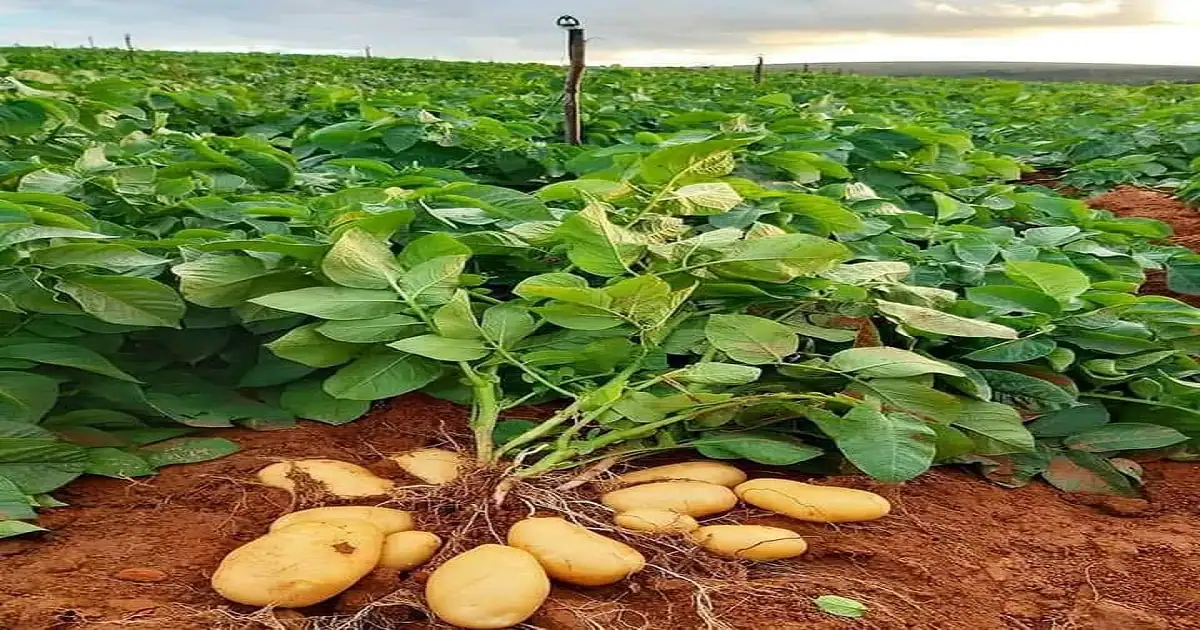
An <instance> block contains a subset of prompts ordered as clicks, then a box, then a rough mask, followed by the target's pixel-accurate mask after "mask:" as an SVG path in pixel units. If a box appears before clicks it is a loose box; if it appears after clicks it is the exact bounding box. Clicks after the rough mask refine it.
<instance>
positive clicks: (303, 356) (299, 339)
mask: <svg viewBox="0 0 1200 630" xmlns="http://www.w3.org/2000/svg"><path fill="white" fill-rule="evenodd" d="M321 325H322V324H306V325H304V326H299V327H297V328H293V329H292V330H290V331H288V332H287V334H285V335H284V336H282V337H280V338H278V339H276V340H275V341H272V342H271V343H268V344H267V346H266V347H268V348H270V349H271V352H274V353H275V355H276V356H278V357H279V358H281V359H287V360H288V361H294V362H296V363H299V364H301V365H307V366H309V367H315V368H323V367H333V366H335V365H341V364H343V363H345V362H347V361H349V360H350V359H351V358H353V357H354V355H356V354H358V352H359V350H361V349H362V346H360V345H358V344H353V343H345V342H342V341H334V340H333V339H330V338H329V337H326V336H325V335H322V334H321V333H320V332H319V331H318V328H319V327H320V326H321Z"/></svg>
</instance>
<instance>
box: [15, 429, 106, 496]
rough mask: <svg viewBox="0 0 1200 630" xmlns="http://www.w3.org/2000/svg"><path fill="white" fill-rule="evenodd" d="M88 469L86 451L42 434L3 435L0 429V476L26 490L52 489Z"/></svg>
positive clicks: (33, 492)
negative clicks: (26, 435) (31, 436)
mask: <svg viewBox="0 0 1200 630" xmlns="http://www.w3.org/2000/svg"><path fill="white" fill-rule="evenodd" d="M86 469H87V451H85V450H84V449H82V448H80V447H78V446H75V445H73V444H68V443H66V442H60V441H58V440H54V439H44V438H21V437H5V432H4V431H0V477H3V478H6V479H8V480H9V481H11V482H13V483H14V484H16V486H17V487H18V488H20V489H21V491H22V492H24V493H25V494H42V493H44V492H50V491H52V490H55V489H57V488H59V487H61V486H63V485H65V484H67V483H69V482H70V481H72V480H74V479H75V478H76V477H78V476H80V475H82V474H83V473H84V471H85V470H86Z"/></svg>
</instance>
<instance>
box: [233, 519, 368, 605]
mask: <svg viewBox="0 0 1200 630" xmlns="http://www.w3.org/2000/svg"><path fill="white" fill-rule="evenodd" d="M382 550H383V533H382V532H380V531H379V528H378V527H375V526H374V525H372V524H370V523H368V522H366V521H350V520H336V521H330V522H326V523H320V522H304V523H297V524H295V525H291V526H288V527H283V528H280V529H277V530H275V531H273V532H271V533H269V534H267V535H266V536H263V537H262V538H259V539H257V540H253V541H251V542H248V543H246V544H245V545H242V546H241V547H238V548H237V549H234V550H233V551H232V552H231V553H230V554H229V555H227V556H225V559H224V560H222V561H221V565H220V566H219V567H217V571H216V573H214V574H213V577H212V586H213V589H215V590H216V591H217V592H218V593H220V594H221V596H222V597H224V598H226V599H229V600H232V601H235V602H237V603H239V604H247V605H249V606H277V607H280V608H302V607H304V606H312V605H313V604H316V603H318V602H322V601H325V600H327V599H329V598H330V597H333V596H334V595H337V594H338V593H341V592H342V591H344V590H346V589H348V588H350V587H351V586H353V585H354V583H355V582H357V581H358V580H359V579H361V578H362V577H363V576H364V575H366V574H368V573H370V572H371V569H374V568H375V565H376V564H378V562H379V555H380V552H381V551H382Z"/></svg>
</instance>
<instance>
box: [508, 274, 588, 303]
mask: <svg viewBox="0 0 1200 630" xmlns="http://www.w3.org/2000/svg"><path fill="white" fill-rule="evenodd" d="M513 293H515V294H517V295H519V296H521V297H523V298H525V299H527V300H534V301H536V300H537V299H538V298H550V299H553V300H558V301H560V302H570V303H572V304H585V305H588V306H599V307H607V306H608V305H609V304H612V296H610V295H609V294H607V293H605V292H604V291H602V290H600V289H592V288H589V287H588V283H587V280H585V279H583V278H580V277H579V276H576V275H573V274H569V273H543V274H540V275H536V276H532V277H529V278H526V279H524V280H522V281H521V282H520V283H519V284H517V286H516V288H514V289H513Z"/></svg>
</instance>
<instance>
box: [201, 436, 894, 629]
mask: <svg viewBox="0 0 1200 630" xmlns="http://www.w3.org/2000/svg"><path fill="white" fill-rule="evenodd" d="M392 459H393V460H395V461H396V463H397V464H399V465H400V466H401V467H402V468H404V469H405V470H407V471H408V472H409V473H410V474H413V475H414V476H416V477H418V478H420V479H422V480H423V481H426V482H427V483H431V484H439V483H447V482H449V481H451V480H453V479H454V478H455V477H457V475H458V473H459V470H460V468H461V462H460V461H459V460H458V456H457V455H456V454H454V453H451V452H449V451H438V450H436V449H425V450H423V451H414V452H412V453H407V454H404V455H399V456H394V457H393V458H392ZM296 470H299V471H302V472H304V473H305V474H307V475H308V476H309V478H311V479H313V480H314V481H316V482H319V483H320V484H321V485H323V486H324V488H325V490H326V491H328V492H330V493H332V494H335V495H337V496H339V497H344V498H361V497H367V496H378V495H380V494H386V493H388V492H390V491H391V490H392V486H391V485H390V484H392V482H391V481H389V480H386V479H381V478H379V477H376V476H375V475H373V474H372V473H371V472H370V471H368V470H366V469H365V468H361V467H358V466H354V465H353V464H348V463H346V462H338V461H334V460H302V461H293V462H283V463H281V464H273V465H272V466H268V467H267V468H265V469H263V470H262V471H260V472H259V479H260V480H261V481H262V482H263V483H265V484H268V485H275V486H278V487H283V488H287V489H289V490H293V491H294V489H295V488H294V483H293V476H294V475H293V472H295V471H296ZM616 481H617V484H618V485H619V486H620V488H619V489H616V490H613V491H611V492H608V493H606V494H604V495H603V496H602V497H601V501H602V502H603V503H604V504H605V505H606V506H608V507H609V508H611V509H612V510H613V511H614V512H615V516H614V522H615V523H616V524H617V526H619V527H620V528H622V529H625V530H629V531H636V532H642V533H646V534H655V535H680V536H685V537H687V538H688V539H690V540H691V541H692V542H694V543H695V544H696V545H698V546H699V547H701V548H703V549H705V550H707V551H709V552H712V553H714V554H717V555H721V556H724V557H729V558H738V559H743V560H752V561H760V562H762V561H771V560H780V559H784V558H793V557H796V556H799V555H801V554H803V553H804V552H805V551H806V550H807V547H808V545H807V543H806V542H805V541H804V539H803V538H802V537H801V536H800V535H799V534H796V533H795V532H793V531H791V530H788V529H783V528H779V527H767V526H762V525H707V526H702V525H701V524H700V522H699V521H697V519H698V518H704V517H708V516H713V515H716V514H720V513H723V512H727V511H729V510H731V509H733V508H734V507H735V506H737V504H738V501H739V500H741V501H743V502H745V503H748V504H750V505H753V506H756V507H759V508H762V509H765V510H769V511H771V512H775V513H777V514H782V515H785V516H788V517H791V518H794V519H798V520H803V521H812V522H819V523H845V522H852V521H867V520H872V519H877V518H880V517H883V516H885V515H886V514H888V512H889V511H890V510H891V505H890V504H889V503H888V501H887V500H886V499H884V498H883V497H881V496H879V495H877V494H873V493H871V492H865V491H862V490H853V489H849V488H838V487H832V486H815V485H810V484H806V483H801V482H797V481H788V480H784V479H752V480H747V477H746V474H745V473H744V472H742V471H741V470H739V469H738V468H735V467H733V466H730V465H728V464H724V463H720V462H711V461H699V462H685V463H681V464H671V465H667V466H658V467H655V468H650V469H646V470H640V471H636V472H633V473H629V474H626V475H623V476H621V477H618V478H617V480H616ZM506 542H507V544H506V545H498V544H487V545H481V546H478V547H475V548H474V549H471V550H469V551H466V552H464V553H462V554H460V555H458V556H455V557H453V558H451V559H449V560H447V561H446V562H445V563H443V564H442V565H441V566H439V567H438V568H437V569H436V570H435V571H434V572H433V573H432V574H431V575H430V576H429V579H428V581H427V582H426V584H425V599H426V602H427V603H428V605H429V608H430V610H431V611H432V612H433V614H434V615H436V616H437V617H438V618H439V619H441V620H442V621H445V622H446V623H449V624H453V625H455V626H458V627H461V628H480V629H486V628H507V627H510V626H513V625H516V624H518V623H521V622H522V621H525V620H526V619H528V618H529V617H531V616H533V614H534V613H535V612H537V610H538V608H540V607H541V605H542V603H543V602H544V601H545V600H546V597H547V596H549V594H550V585H551V580H552V579H553V580H557V581H559V582H564V583H567V584H572V585H577V586H604V585H608V584H613V583H616V582H619V581H620V580H623V579H625V578H627V577H629V576H630V575H633V574H634V573H637V572H638V571H641V570H642V569H643V568H644V567H645V565H646V559H645V557H643V556H642V554H641V553H640V552H638V551H637V550H636V549H634V548H633V547H630V546H629V545H627V544H625V543H623V542H620V541H618V540H614V539H612V538H609V537H607V536H603V535H601V534H598V533H596V532H593V531H591V530H588V529H586V528H584V527H581V526H579V525H577V524H575V523H572V522H570V521H568V520H566V519H562V518H557V517H549V518H544V517H539V518H526V519H524V520H521V521H518V522H517V523H515V524H513V525H512V527H511V528H509V531H508V535H507V539H506ZM441 543H442V541H441V540H440V539H439V538H438V537H437V536H436V535H435V534H432V533H429V532H422V531H417V530H415V529H414V526H413V520H412V516H411V515H410V514H409V513H407V512H404V511H402V510H394V509H388V508H378V507H357V506H347V507H324V508H315V509H310V510H303V511H300V512H295V513H292V514H288V515H286V516H284V517H282V518H280V519H278V520H276V521H275V522H274V523H273V524H272V525H271V528H270V532H269V533H267V535H265V536H263V537H262V538H259V539H257V540H254V541H252V542H250V543H247V544H246V545H243V546H242V547H240V548H238V549H236V550H234V551H233V552H232V553H230V554H229V555H228V556H226V557H225V559H224V560H223V561H222V562H221V565H220V567H219V568H218V569H217V572H216V573H215V574H214V575H213V578H212V583H213V588H214V589H216V590H217V592H219V593H220V594H221V595H222V596H224V597H226V598H228V599H230V600H233V601H236V602H239V603H243V604H248V605H253V606H268V605H272V606H276V607H283V608H299V607H304V606H311V605H313V604H316V603H318V602H321V601H324V600H326V599H329V598H331V597H333V596H335V595H337V594H339V593H341V592H342V591H344V590H346V589H348V588H349V587H350V586H352V585H353V584H354V583H356V582H357V581H358V580H359V579H361V578H362V577H363V576H365V575H366V574H367V573H369V572H371V571H372V570H373V569H375V568H376V567H386V568H391V569H398V570H409V569H412V568H415V567H418V566H420V565H421V564H424V563H425V562H427V561H429V560H430V559H431V558H432V557H433V556H434V554H436V553H437V551H438V549H439V548H440V547H441Z"/></svg>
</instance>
